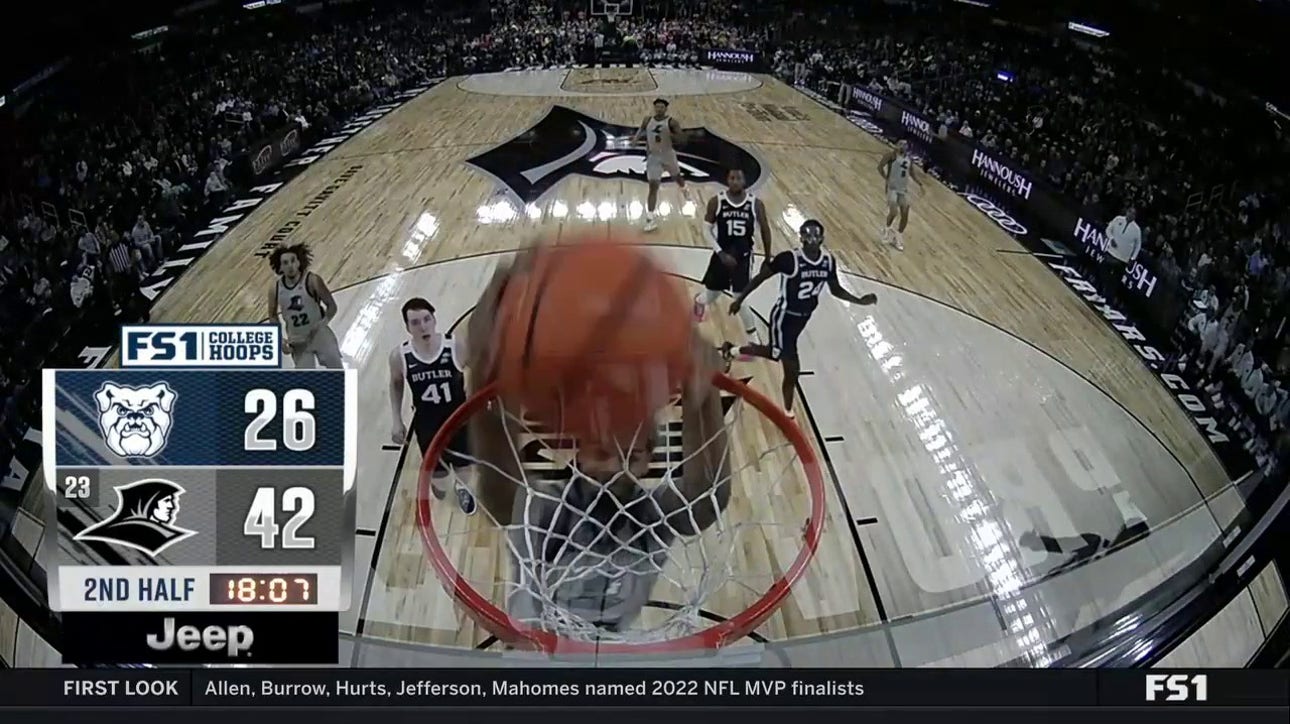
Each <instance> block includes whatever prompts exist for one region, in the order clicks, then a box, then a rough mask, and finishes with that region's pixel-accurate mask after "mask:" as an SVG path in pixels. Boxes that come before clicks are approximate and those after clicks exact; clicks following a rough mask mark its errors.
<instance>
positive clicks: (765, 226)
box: [754, 199, 771, 264]
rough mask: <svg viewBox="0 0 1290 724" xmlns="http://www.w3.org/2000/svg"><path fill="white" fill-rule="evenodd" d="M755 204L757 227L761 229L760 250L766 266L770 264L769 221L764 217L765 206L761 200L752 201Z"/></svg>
mask: <svg viewBox="0 0 1290 724" xmlns="http://www.w3.org/2000/svg"><path fill="white" fill-rule="evenodd" d="M754 201H756V202H757V204H756V211H757V225H758V226H760V227H761V250H762V253H764V254H765V255H766V264H770V259H771V256H770V246H771V244H770V219H769V218H768V217H767V216H766V204H763V203H762V202H761V199H754Z"/></svg>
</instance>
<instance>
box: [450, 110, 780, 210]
mask: <svg viewBox="0 0 1290 724" xmlns="http://www.w3.org/2000/svg"><path fill="white" fill-rule="evenodd" d="M643 115H644V114H642V117H643ZM684 130H685V136H686V142H685V143H684V144H683V145H680V146H678V147H677V149H676V156H677V160H678V162H679V163H680V165H681V169H682V171H683V172H684V173H685V175H686V177H687V179H688V180H691V181H694V182H697V183H713V182H724V181H725V173H726V170H727V169H729V168H731V167H737V168H741V169H743V172H744V177H745V179H746V181H747V184H748V187H749V188H755V187H756V186H757V184H758V182H759V181H760V180H761V179H762V177H763V175H764V170H763V169H762V164H761V162H760V161H758V160H757V158H756V157H755V156H754V155H753V154H752V153H750V152H749V151H747V150H746V149H744V148H741V147H739V146H737V145H735V144H733V143H731V142H730V141H727V140H726V139H724V138H722V137H720V136H718V135H716V134H714V133H712V132H710V131H708V130H707V129H706V128H686V129H684ZM635 133H636V128H635V127H633V126H620V125H617V124H614V123H606V122H605V121H601V120H599V119H596V118H592V117H591V116H588V115H586V114H584V113H579V112H578V111H575V110H573V109H571V108H566V107H564V106H554V107H553V108H552V109H551V110H550V111H549V112H548V113H547V114H546V116H545V117H543V118H542V120H540V121H538V122H537V125H535V126H533V127H532V128H530V129H528V130H527V131H524V132H523V133H521V134H520V135H518V136H516V137H515V138H512V139H511V140H509V141H507V142H506V143H503V144H502V145H500V146H497V147H496V148H493V149H491V150H489V151H485V152H484V153H481V154H480V155H478V156H475V157H474V158H470V159H467V160H466V163H468V164H470V165H472V166H474V167H475V168H478V169H479V170H481V171H483V172H484V173H487V174H489V175H491V176H493V177H494V178H496V179H497V180H498V181H500V182H501V183H502V184H503V185H504V186H506V188H507V189H508V190H509V191H510V192H511V193H512V194H514V195H515V196H516V197H517V198H519V200H520V201H521V202H523V203H531V202H535V201H537V200H538V199H540V198H541V197H542V195H543V194H545V193H546V192H547V191H550V190H551V189H552V188H553V187H554V186H555V185H556V184H558V183H560V182H561V181H563V180H564V179H566V178H568V177H569V176H572V175H580V176H590V177H593V178H604V179H631V180H636V181H640V182H642V183H644V182H645V149H644V148H634V147H628V145H627V143H628V141H629V140H631V137H632V135H633V134H635Z"/></svg>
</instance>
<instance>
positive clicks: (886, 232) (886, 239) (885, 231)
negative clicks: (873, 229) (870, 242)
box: [878, 226, 891, 244]
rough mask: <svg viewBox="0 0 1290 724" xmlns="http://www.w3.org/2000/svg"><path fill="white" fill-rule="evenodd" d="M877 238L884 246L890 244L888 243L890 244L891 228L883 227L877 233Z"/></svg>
mask: <svg viewBox="0 0 1290 724" xmlns="http://www.w3.org/2000/svg"><path fill="white" fill-rule="evenodd" d="M878 238H879V240H881V241H882V243H884V244H890V243H891V227H890V226H884V227H882V231H880V232H878Z"/></svg>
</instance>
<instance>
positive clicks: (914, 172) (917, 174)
mask: <svg viewBox="0 0 1290 724" xmlns="http://www.w3.org/2000/svg"><path fill="white" fill-rule="evenodd" d="M909 177H910V178H911V179H913V180H914V183H916V184H918V188H920V189H921V188H926V187H925V186H923V169H921V168H919V167H918V164H916V163H911V164H909Z"/></svg>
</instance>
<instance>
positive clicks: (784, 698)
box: [0, 669, 1290, 708]
mask: <svg viewBox="0 0 1290 724" xmlns="http://www.w3.org/2000/svg"><path fill="white" fill-rule="evenodd" d="M1287 704H1290V674H1287V672H1284V671H1243V670H1239V669H1237V670H1214V671H1204V672H1199V671H1186V672H1183V671H1150V672H1144V671H1131V670H1130V671H1126V670H1107V671H1094V670H1074V671H1047V670H1033V671H1032V670H1017V669H1011V670H1002V669H985V670H933V669H912V670H890V669H887V670H857V669H774V670H770V669H738V670H736V669H725V670H723V669H693V670H687V669H421V670H417V669H394V670H391V669H330V670H324V669H309V670H287V669H221V670H215V669H199V670H188V669H177V670H166V669H156V670H71V669H25V670H24V669H19V670H10V671H0V706H13V707H104V706H132V707H141V706H142V707H147V706H169V707H174V706H193V707H254V708H263V707H318V706H338V707H452V708H469V707H488V708H497V707H563V708H579V707H586V708H597V707H606V706H624V707H632V706H680V707H687V706H691V707H766V706H775V707H785V706H787V707H839V706H844V707H927V706H935V707H995V708H1019V707H1020V708H1026V707H1031V708H1043V707H1094V706H1097V707H1117V706H1139V707H1141V706H1148V707H1151V706H1159V707H1169V706H1174V707H1177V706H1212V707H1284V706H1287Z"/></svg>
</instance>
